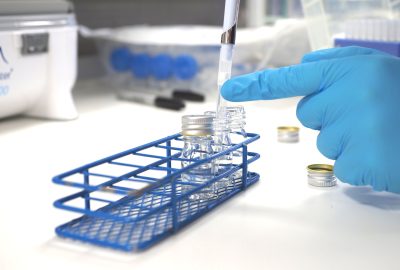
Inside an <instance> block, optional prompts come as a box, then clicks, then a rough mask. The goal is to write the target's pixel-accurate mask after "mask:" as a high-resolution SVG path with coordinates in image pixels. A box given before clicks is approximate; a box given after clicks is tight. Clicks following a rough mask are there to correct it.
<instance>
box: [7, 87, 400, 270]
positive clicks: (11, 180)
mask: <svg viewBox="0 0 400 270" xmlns="http://www.w3.org/2000/svg"><path fill="white" fill-rule="evenodd" d="M76 88H77V89H76V91H75V97H76V102H77V105H78V109H79V112H80V117H79V119H77V120H74V121H68V122H56V121H44V120H38V119H31V118H24V117H14V118H10V119H5V120H0V162H1V163H0V164H1V167H0V168H1V169H0V181H1V188H0V269H1V270H3V269H4V270H11V269H57V270H61V269H68V270H70V269H96V270H100V269H107V270H110V269H118V270H122V269H161V268H162V269H174V270H178V269H185V270H188V269H190V270H195V269H307V270H312V269H363V270H367V269H400V261H399V260H398V256H399V252H400V196H397V195H393V194H389V193H375V192H371V191H370V189H369V188H357V187H351V186H349V185H346V184H343V183H339V185H338V187H337V188H334V189H328V190H320V189H315V188H311V187H309V186H308V185H307V177H306V174H307V173H306V170H305V167H306V166H307V165H308V164H311V163H321V162H322V163H323V162H330V161H328V160H326V159H325V158H323V157H322V156H321V155H320V154H319V153H318V151H317V149H316V147H315V138H316V135H317V133H316V132H314V131H311V130H306V129H304V128H303V129H301V133H300V134H301V142H300V143H298V144H282V143H278V142H276V127H277V126H278V125H292V124H294V125H299V123H298V122H297V120H296V118H295V107H294V104H295V100H291V101H290V100H289V101H270V102H263V103H261V102H258V103H248V104H246V111H247V115H248V126H247V131H249V132H255V133H259V134H260V135H261V139H260V140H259V141H257V142H256V146H257V147H256V148H254V147H253V148H252V149H253V151H254V150H257V151H259V152H260V154H261V155H262V157H261V159H260V160H258V161H257V162H256V163H254V164H253V166H252V168H251V170H252V171H256V172H258V173H260V174H261V180H260V182H259V183H258V184H256V185H254V186H253V187H251V188H249V189H248V190H247V191H246V192H245V193H242V194H240V195H238V196H236V197H234V198H233V199H231V200H230V201H228V202H226V203H225V204H224V205H222V206H221V207H218V208H217V209H215V210H214V211H213V212H211V213H209V214H207V215H206V216H204V217H202V218H201V219H200V220H199V221H197V222H195V223H193V224H191V225H189V226H188V227H186V228H185V229H184V230H183V231H181V232H179V233H178V234H176V235H174V236H172V237H169V238H167V239H165V240H164V241H162V242H161V243H160V244H158V245H156V246H154V247H152V248H150V249H149V250H147V251H145V252H141V253H124V252H119V251H113V250H111V249H107V248H99V247H95V246H92V245H88V244H82V243H79V242H74V241H70V240H63V239H59V238H58V237H56V236H55V233H54V228H55V227H56V226H57V225H59V224H62V223H65V222H67V221H69V220H71V219H72V218H75V217H77V215H75V214H73V213H69V212H66V211H62V210H58V209H55V208H53V206H52V203H53V201H54V200H55V199H57V198H59V197H61V196H64V195H67V194H69V193H70V192H71V190H64V189H65V188H64V187H62V186H57V185H54V184H52V182H51V178H52V177H53V176H54V175H56V174H59V173H62V172H64V171H67V170H69V169H73V168H75V167H77V166H80V165H83V164H86V163H89V162H92V161H95V160H97V159H99V158H102V157H105V156H109V155H111V154H114V153H117V152H121V151H123V150H126V149H130V148H132V147H134V146H138V145H141V144H143V143H146V142H149V141H152V140H155V139H158V138H161V137H165V136H167V135H170V134H173V133H176V132H178V131H179V128H180V116H181V115H183V114H185V113H201V112H203V111H205V110H210V109H213V107H214V102H208V103H203V104H194V103H193V104H191V105H190V106H189V108H188V109H186V110H185V111H183V112H171V111H166V110H161V109H155V108H153V107H149V106H142V105H139V104H134V103H129V102H124V101H118V100H116V99H115V98H114V96H113V94H112V93H111V92H108V91H105V90H104V89H103V88H101V87H97V86H96V84H93V83H91V82H80V83H79V84H78V85H77V87H76ZM330 163H332V162H330Z"/></svg>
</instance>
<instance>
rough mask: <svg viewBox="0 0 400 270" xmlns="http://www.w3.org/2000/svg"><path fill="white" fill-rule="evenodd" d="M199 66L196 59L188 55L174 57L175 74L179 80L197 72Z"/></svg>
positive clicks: (186, 78) (190, 76)
mask: <svg viewBox="0 0 400 270" xmlns="http://www.w3.org/2000/svg"><path fill="white" fill-rule="evenodd" d="M198 70H199V67H198V64H197V61H196V59H194V58H193V57H192V56H190V55H180V56H178V57H177V58H176V59H175V62H174V71H175V76H176V77H177V78H178V79H181V80H190V79H192V78H193V77H194V76H195V75H196V74H197V72H198Z"/></svg>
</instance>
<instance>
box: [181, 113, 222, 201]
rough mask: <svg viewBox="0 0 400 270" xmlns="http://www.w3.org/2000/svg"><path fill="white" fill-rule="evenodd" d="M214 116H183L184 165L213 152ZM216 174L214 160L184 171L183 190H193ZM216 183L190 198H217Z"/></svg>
mask: <svg viewBox="0 0 400 270" xmlns="http://www.w3.org/2000/svg"><path fill="white" fill-rule="evenodd" d="M213 119H214V118H213V117H212V116H210V115H185V116H183V117H182V135H183V140H184V147H183V150H182V155H181V158H182V159H184V160H182V167H186V166H188V165H190V164H192V163H193V162H196V161H199V160H203V159H206V158H208V157H210V156H211V155H212V154H213V149H212V143H213V138H212V135H213V133H214V129H213ZM214 174H215V164H214V162H213V161H211V162H206V163H203V164H201V165H199V166H197V167H195V168H193V169H191V170H189V171H186V172H184V173H182V175H181V178H182V182H183V183H187V184H188V185H185V184H183V185H182V192H185V191H189V190H192V189H193V188H194V187H196V186H198V185H199V184H204V182H206V181H209V180H211V179H212V177H213V176H214ZM214 189H215V185H209V186H207V187H204V188H203V189H201V190H200V191H199V192H196V193H195V194H193V195H191V196H190V197H189V199H190V200H200V201H204V200H211V199H215V198H216V194H215V192H214Z"/></svg>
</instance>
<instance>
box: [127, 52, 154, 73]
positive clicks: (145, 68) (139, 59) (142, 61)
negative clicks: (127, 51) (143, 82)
mask: <svg viewBox="0 0 400 270" xmlns="http://www.w3.org/2000/svg"><path fill="white" fill-rule="evenodd" d="M150 66H151V58H150V56H149V55H148V54H145V53H139V54H134V55H133V56H132V57H131V61H130V68H131V71H132V74H133V75H134V76H135V77H136V78H138V79H146V78H148V77H149V76H150V73H151V68H150Z"/></svg>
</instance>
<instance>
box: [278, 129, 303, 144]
mask: <svg viewBox="0 0 400 270" xmlns="http://www.w3.org/2000/svg"><path fill="white" fill-rule="evenodd" d="M299 130H300V129H299V128H298V127H292V126H282V127H278V141H279V142H284V143H296V142H298V141H299Z"/></svg>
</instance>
